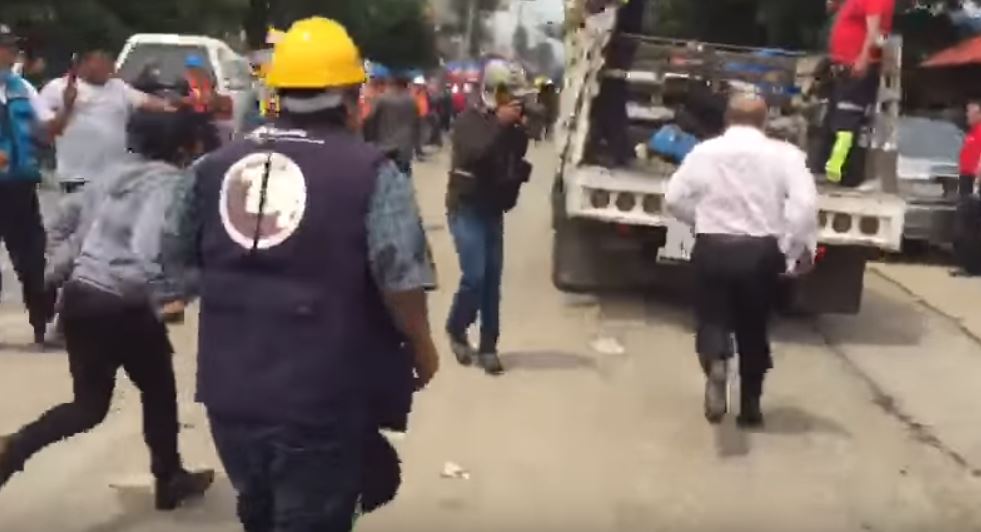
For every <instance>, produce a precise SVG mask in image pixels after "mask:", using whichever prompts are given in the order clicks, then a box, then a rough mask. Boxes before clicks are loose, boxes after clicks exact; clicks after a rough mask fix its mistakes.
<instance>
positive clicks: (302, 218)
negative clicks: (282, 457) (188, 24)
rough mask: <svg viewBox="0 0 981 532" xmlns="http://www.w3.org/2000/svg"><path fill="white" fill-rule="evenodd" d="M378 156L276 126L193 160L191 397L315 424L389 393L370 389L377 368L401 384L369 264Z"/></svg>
mask: <svg viewBox="0 0 981 532" xmlns="http://www.w3.org/2000/svg"><path fill="white" fill-rule="evenodd" d="M262 131H266V132H267V134H265V135H263V134H261V132H262ZM270 153H272V154H275V155H272V156H270ZM382 160H383V156H382V154H381V153H380V152H378V151H377V150H375V149H374V148H373V147H371V146H369V145H367V144H365V143H364V142H363V141H361V140H360V139H358V138H357V137H355V136H354V135H352V134H350V133H348V132H346V131H343V130H341V129H338V128H326V129H323V130H309V129H308V130H299V129H295V130H291V129H287V128H286V127H275V128H270V129H268V130H267V129H265V128H263V129H260V130H259V132H257V133H254V134H253V135H252V136H250V138H249V139H245V140H242V141H239V142H236V143H233V144H231V145H229V146H227V147H225V148H223V149H222V150H220V151H218V152H216V153H214V154H213V155H211V156H210V157H208V158H207V159H205V160H204V161H203V162H202V163H201V166H200V167H199V170H198V183H197V195H198V199H199V202H200V204H199V205H200V207H201V208H202V210H203V212H204V220H203V230H202V234H201V240H200V244H199V245H200V254H201V260H202V262H203V271H202V297H201V320H200V331H199V358H200V360H199V367H198V398H199V400H200V401H201V402H202V403H204V404H205V406H207V407H208V409H209V411H211V412H212V413H214V414H216V415H220V416H225V417H229V418H234V419H238V420H242V421H256V422H270V423H297V424H306V425H316V424H317V423H318V421H320V420H323V419H325V418H327V417H328V416H330V415H331V413H332V412H336V410H337V409H339V408H350V407H352V406H355V405H358V406H367V407H369V408H370V406H371V405H369V404H368V403H371V402H375V403H377V402H379V401H381V402H383V403H385V402H390V401H389V400H388V399H381V400H379V399H378V397H377V396H376V395H374V392H377V391H378V388H379V383H380V382H383V381H385V380H386V378H387V377H386V376H392V375H397V377H396V378H397V380H399V381H400V382H409V376H411V365H410V363H409V360H410V357H409V355H408V353H406V352H405V351H404V349H402V347H401V346H402V345H403V343H402V338H401V336H400V335H399V334H398V332H397V330H396V329H395V327H394V325H393V323H392V320H391V318H390V317H389V315H388V313H387V312H386V311H385V308H384V306H383V304H382V300H381V297H380V293H379V291H378V288H377V287H376V285H375V283H374V281H373V280H372V278H371V274H370V271H369V260H368V250H367V238H366V237H367V235H366V232H367V229H366V226H365V219H366V215H367V212H368V206H369V202H370V198H371V195H372V192H373V191H374V187H375V181H376V179H377V174H378V167H379V164H381V162H382ZM294 164H295V166H293V165H294ZM267 165H268V168H269V172H268V177H267V178H266V179H263V177H264V175H265V174H266V168H267ZM297 175H302V179H299V178H297ZM263 184H265V185H266V186H265V189H266V193H265V194H263V193H262V190H263ZM259 212H262V216H261V217H260V216H258V215H257V213H259ZM257 229H258V235H259V237H258V238H257V237H256V234H257ZM408 396H409V397H411V392H408ZM401 397H402V398H403V399H402V400H400V401H397V402H404V401H405V400H409V399H405V395H403V396H401ZM403 407H404V409H405V411H406V413H407V410H408V405H407V404H401V405H400V406H399V407H398V408H397V409H399V410H400V409H402V408H403ZM384 417H389V416H388V415H387V414H385V413H376V418H377V419H379V420H380V418H384Z"/></svg>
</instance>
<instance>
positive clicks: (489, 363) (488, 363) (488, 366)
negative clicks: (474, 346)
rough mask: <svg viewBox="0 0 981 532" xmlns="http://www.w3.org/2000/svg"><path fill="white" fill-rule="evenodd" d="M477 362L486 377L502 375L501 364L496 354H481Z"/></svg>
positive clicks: (502, 368)
mask: <svg viewBox="0 0 981 532" xmlns="http://www.w3.org/2000/svg"><path fill="white" fill-rule="evenodd" d="M478 362H479V363H480V367H482V368H484V371H485V372H487V374H488V375H494V376H497V375H500V374H502V373H504V366H503V365H502V364H501V358H500V357H498V356H497V353H481V354H480V355H479V358H478Z"/></svg>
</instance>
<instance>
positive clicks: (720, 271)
mask: <svg viewBox="0 0 981 532" xmlns="http://www.w3.org/2000/svg"><path fill="white" fill-rule="evenodd" d="M692 263H693V267H694V269H695V284H696V288H695V291H696V293H695V315H696V321H697V331H696V349H697V351H698V354H699V356H700V357H701V359H702V360H703V362H705V361H712V360H719V359H723V360H725V359H729V358H732V357H733V355H734V354H735V353H736V352H738V353H739V370H740V374H741V375H742V377H743V378H744V379H747V378H748V379H752V380H758V379H761V378H762V377H763V376H764V375H765V374H766V372H767V371H769V370H770V369H771V368H772V367H773V359H772V357H771V355H770V337H769V319H770V313H771V310H772V307H773V302H774V298H775V295H776V289H777V284H778V282H779V276H780V274H781V273H783V271H784V268H785V267H786V265H785V261H784V257H783V253H781V251H780V246H779V245H778V243H777V240H776V239H775V238H756V237H744V236H727V235H698V237H697V239H696V243H695V249H694V251H693V253H692ZM733 336H735V340H736V342H735V346H733V342H732V338H733Z"/></svg>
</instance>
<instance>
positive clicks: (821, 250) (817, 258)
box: [814, 246, 828, 264]
mask: <svg viewBox="0 0 981 532" xmlns="http://www.w3.org/2000/svg"><path fill="white" fill-rule="evenodd" d="M827 255H828V246H818V247H817V250H816V252H815V253H814V264H817V263H819V262H821V261H822V260H824V258H825V257H826V256H827Z"/></svg>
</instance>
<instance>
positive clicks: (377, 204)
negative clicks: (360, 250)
mask: <svg viewBox="0 0 981 532" xmlns="http://www.w3.org/2000/svg"><path fill="white" fill-rule="evenodd" d="M366 224H367V229H368V254H369V260H370V264H371V272H372V275H373V276H374V278H375V282H377V283H378V286H379V288H381V289H382V290H383V291H385V292H407V291H411V290H424V289H428V288H431V287H432V286H433V285H434V284H435V277H436V272H435V269H434V267H433V263H432V260H431V255H430V252H429V246H428V243H427V240H426V233H425V230H424V229H423V226H422V217H421V216H420V214H419V206H418V204H417V203H416V197H415V190H414V188H413V186H412V182H411V180H410V179H409V178H408V177H407V176H406V175H404V174H403V173H402V172H400V171H399V170H398V168H397V167H396V166H395V164H394V163H391V162H386V163H385V164H383V165H382V166H381V168H380V169H379V174H378V179H377V182H376V185H375V191H374V193H373V194H372V197H371V204H370V206H369V210H368V216H367V219H366Z"/></svg>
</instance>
